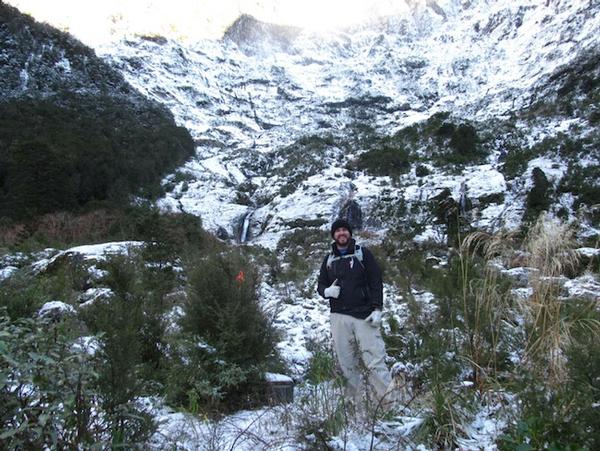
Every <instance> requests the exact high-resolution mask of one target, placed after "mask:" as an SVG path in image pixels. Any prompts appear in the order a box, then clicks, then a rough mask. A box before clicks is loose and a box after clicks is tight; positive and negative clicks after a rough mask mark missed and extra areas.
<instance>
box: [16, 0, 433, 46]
mask: <svg viewBox="0 0 600 451" xmlns="http://www.w3.org/2000/svg"><path fill="white" fill-rule="evenodd" d="M424 1H425V0H412V1H411V3H420V2H424ZM6 3H9V4H11V5H13V6H16V7H17V8H19V9H20V10H21V11H22V12H25V13H28V14H31V15H32V16H33V17H35V18H36V20H39V21H44V22H48V23H50V24H52V25H54V26H56V27H58V28H61V29H63V30H67V31H70V32H71V33H72V34H74V35H75V36H77V37H78V38H79V39H81V40H82V41H83V42H85V43H86V44H89V45H96V44H100V43H102V42H106V41H108V40H110V36H111V35H114V34H117V35H121V34H123V33H141V34H153V33H154V34H161V35H165V36H170V37H178V38H189V39H198V38H207V37H210V38H218V37H220V36H221V35H222V33H223V31H224V30H225V29H226V28H227V26H228V25H230V24H231V23H232V22H233V21H234V20H235V19H236V18H237V17H238V16H239V15H240V14H241V13H247V14H251V15H253V16H254V17H256V18H257V19H259V20H263V21H266V22H272V23H280V24H287V25H296V26H300V27H303V28H309V29H312V30H316V31H318V30H324V29H330V28H331V27H336V26H345V25H351V24H353V23H360V22H362V21H365V20H368V19H370V18H373V17H376V16H382V15H389V14H394V13H399V12H405V11H406V10H407V6H406V3H405V1H404V0H126V1H124V0H96V1H86V0H6Z"/></svg>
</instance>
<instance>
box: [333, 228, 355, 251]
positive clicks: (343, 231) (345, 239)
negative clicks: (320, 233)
mask: <svg viewBox="0 0 600 451" xmlns="http://www.w3.org/2000/svg"><path fill="white" fill-rule="evenodd" d="M350 236H351V235H350V231H349V230H348V229H347V228H346V227H339V228H337V229H335V231H334V232H333V241H335V244H337V245H338V246H339V247H346V246H348V243H349V242H350Z"/></svg>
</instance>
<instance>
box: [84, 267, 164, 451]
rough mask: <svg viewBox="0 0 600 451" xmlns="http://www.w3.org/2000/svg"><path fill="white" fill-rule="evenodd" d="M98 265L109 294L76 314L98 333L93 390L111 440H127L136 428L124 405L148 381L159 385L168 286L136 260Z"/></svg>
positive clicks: (134, 432)
mask: <svg viewBox="0 0 600 451" xmlns="http://www.w3.org/2000/svg"><path fill="white" fill-rule="evenodd" d="M100 266H101V269H104V270H105V271H107V272H108V275H107V276H106V277H105V278H104V280H103V282H104V283H105V284H106V285H107V287H108V288H110V289H111V291H112V293H113V295H112V296H111V297H109V298H108V299H103V300H98V301H96V302H95V303H94V304H92V305H91V306H88V307H86V308H85V309H84V310H82V312H81V314H80V316H81V318H82V319H83V320H84V321H85V323H86V325H87V326H88V328H89V329H90V330H91V331H92V333H94V334H99V335H101V340H100V350H99V351H98V357H99V358H100V359H101V362H102V364H101V366H100V368H99V369H98V383H97V384H98V390H99V392H100V393H101V394H102V405H103V408H104V409H105V410H106V411H107V412H108V413H109V415H110V418H111V420H110V421H111V428H112V430H113V435H114V437H115V438H116V439H118V440H124V441H126V442H129V441H131V440H133V439H134V437H135V435H136V434H137V432H136V430H135V428H134V429H131V428H132V427H134V426H135V427H138V426H139V427H141V425H140V424H138V423H137V422H138V420H139V418H137V417H136V416H130V414H131V412H130V410H131V408H130V407H129V406H130V405H131V403H132V401H133V400H134V398H135V397H137V396H139V395H141V394H143V393H145V392H146V391H147V390H148V387H149V385H150V383H154V382H161V380H162V377H163V371H164V368H165V367H166V366H165V364H164V357H163V354H162V350H163V348H164V341H165V339H164V336H165V327H166V326H165V323H164V320H163V317H164V312H165V309H166V305H165V303H164V301H163V297H164V294H165V293H166V291H168V290H169V289H170V288H171V287H170V285H168V284H167V285H166V286H164V285H159V284H157V282H156V280H154V279H156V276H155V273H154V272H153V271H154V270H153V269H152V268H147V267H146V266H145V265H144V263H143V262H142V261H140V260H139V259H138V258H137V257H136V256H133V257H123V256H118V257H113V258H111V259H110V260H108V261H107V262H106V263H104V264H102V265H100ZM158 280H160V279H158ZM150 281H152V282H150ZM131 434H133V435H131Z"/></svg>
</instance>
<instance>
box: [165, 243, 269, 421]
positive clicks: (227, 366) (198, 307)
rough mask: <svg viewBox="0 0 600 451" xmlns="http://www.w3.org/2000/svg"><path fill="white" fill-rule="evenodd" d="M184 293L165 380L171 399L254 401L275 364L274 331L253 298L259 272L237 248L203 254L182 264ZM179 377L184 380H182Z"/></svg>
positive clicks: (212, 403) (218, 403)
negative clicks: (175, 347)
mask: <svg viewBox="0 0 600 451" xmlns="http://www.w3.org/2000/svg"><path fill="white" fill-rule="evenodd" d="M186 273H187V277H188V283H189V285H188V290H187V291H188V296H187V300H186V301H185V303H184V315H183V317H182V318H181V326H182V330H183V333H184V334H186V336H188V337H191V340H185V342H179V349H180V350H179V351H178V352H177V353H176V354H174V356H175V362H174V365H173V368H177V370H176V372H171V373H170V374H171V376H170V381H169V386H170V389H169V390H170V393H171V398H172V399H177V400H179V401H180V402H181V400H182V399H185V398H189V397H190V396H191V397H192V399H194V398H195V399H201V400H204V401H205V403H206V404H207V405H205V406H204V407H205V408H206V407H208V408H211V407H213V408H218V409H223V410H228V409H232V408H235V407H241V406H244V405H248V404H252V403H253V402H254V403H256V401H257V398H258V397H259V395H260V391H261V390H262V389H263V385H264V380H263V375H264V371H266V370H267V369H268V368H269V367H270V366H271V365H274V364H278V356H277V352H276V348H275V346H276V339H277V337H276V333H275V329H274V328H273V326H272V324H271V321H270V319H269V318H268V317H267V315H266V314H265V312H263V310H262V309H261V306H260V305H259V302H258V295H257V289H258V283H259V279H258V273H257V271H256V269H255V268H254V267H253V264H252V263H251V262H249V261H248V260H246V259H245V258H243V257H242V256H241V255H240V254H239V253H236V252H233V251H232V252H226V251H225V252H222V253H219V254H217V253H214V254H210V255H206V256H204V257H203V258H201V259H199V260H197V261H196V262H194V263H193V264H191V265H190V266H188V268H187V270H186ZM182 379H183V380H182Z"/></svg>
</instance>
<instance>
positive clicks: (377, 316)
mask: <svg viewBox="0 0 600 451" xmlns="http://www.w3.org/2000/svg"><path fill="white" fill-rule="evenodd" d="M365 321H366V322H367V323H368V324H370V325H371V326H373V327H379V326H380V325H381V310H373V311H372V312H371V314H370V315H369V316H367V317H366V318H365Z"/></svg>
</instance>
